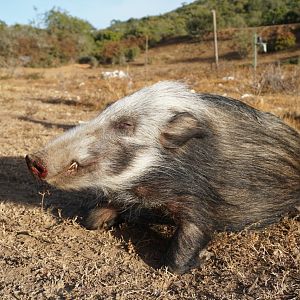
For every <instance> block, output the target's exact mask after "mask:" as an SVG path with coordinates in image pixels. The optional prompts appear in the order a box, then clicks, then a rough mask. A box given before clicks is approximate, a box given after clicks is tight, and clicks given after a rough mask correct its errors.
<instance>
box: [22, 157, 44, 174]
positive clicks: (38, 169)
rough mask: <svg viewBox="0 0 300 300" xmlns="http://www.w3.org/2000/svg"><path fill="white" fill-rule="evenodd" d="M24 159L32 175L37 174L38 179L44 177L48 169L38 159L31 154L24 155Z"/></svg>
mask: <svg viewBox="0 0 300 300" xmlns="http://www.w3.org/2000/svg"><path fill="white" fill-rule="evenodd" d="M25 160H26V164H27V167H28V169H29V171H30V172H31V173H32V174H33V175H35V176H38V177H39V178H40V179H45V178H46V176H47V173H48V171H47V168H46V167H45V166H44V164H43V162H42V161H41V160H40V159H38V158H36V157H34V156H31V155H26V157H25Z"/></svg>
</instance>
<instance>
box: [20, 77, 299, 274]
mask: <svg viewBox="0 0 300 300" xmlns="http://www.w3.org/2000/svg"><path fill="white" fill-rule="evenodd" d="M26 162H27V165H28V168H29V169H30V171H31V172H32V173H33V174H35V175H36V176H37V177H38V178H40V179H41V180H43V181H46V182H48V183H49V184H51V185H54V186H56V187H58V188H61V189H66V190H80V189H86V188H92V189H95V190H101V191H102V192H103V193H104V194H105V196H106V197H107V199H109V201H108V203H107V204H106V205H104V206H103V207H99V208H96V209H94V210H93V211H92V212H91V215H90V217H89V218H88V223H89V226H90V227H92V228H96V227H103V226H105V224H113V223H114V221H115V220H116V219H117V218H118V216H120V215H122V214H125V213H126V212H127V213H128V211H130V212H132V211H133V210H134V212H135V215H136V219H138V218H140V219H141V220H143V219H144V220H146V219H147V217H148V216H149V214H150V215H151V213H153V216H154V217H155V218H154V219H156V220H155V221H157V222H159V221H160V220H166V219H168V220H170V221H172V222H174V223H175V224H176V231H175V233H174V236H173V237H172V239H171V242H170V245H169V248H168V250H167V251H166V254H165V263H166V265H167V266H168V267H169V269H170V270H171V271H173V272H176V273H184V272H186V271H188V270H189V269H190V268H191V267H194V266H196V265H197V264H198V262H199V252H200V250H202V249H204V247H205V246H206V244H207V243H208V241H210V239H211V238H212V235H213V233H214V232H215V231H224V230H233V231H236V230H241V229H243V228H245V226H248V225H250V224H253V223H255V224H256V225H257V226H265V225H267V224H270V223H272V222H275V221H276V220H278V219H279V218H280V216H282V215H284V214H287V213H289V212H291V211H294V210H295V211H296V207H300V136H299V134H298V133H297V132H296V131H295V130H293V129H292V128H290V127H289V126H287V125H286V124H284V123H283V122H282V121H281V120H280V119H279V118H277V117H275V116H274V115H272V114H270V113H265V112H261V111H258V110H256V109H254V108H252V107H249V106H248V105H246V104H244V103H242V102H239V101H237V100H234V99H230V98H225V97H222V96H217V95H211V94H197V93H192V92H190V90H189V89H188V87H187V86H186V85H185V84H183V83H180V82H172V81H163V82H159V83H157V84H154V85H152V86H150V87H146V88H144V89H142V90H140V91H138V92H136V93H134V94H132V95H129V96H127V97H125V98H123V99H121V100H119V101H117V102H115V103H114V104H112V105H111V106H109V107H107V108H106V109H105V110H104V111H103V112H102V113H100V115H99V116H97V117H96V118H95V119H93V120H91V121H89V122H88V123H86V124H82V125H79V126H77V127H75V128H73V129H71V130H69V131H67V132H66V133H64V134H63V135H61V136H59V137H57V138H56V139H54V140H52V141H50V142H49V144H48V145H46V146H45V148H43V149H42V150H40V151H38V152H36V153H34V154H32V155H27V156H26ZM145 212H146V213H145Z"/></svg>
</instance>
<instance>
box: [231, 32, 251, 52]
mask: <svg viewBox="0 0 300 300" xmlns="http://www.w3.org/2000/svg"><path fill="white" fill-rule="evenodd" d="M232 46H233V48H234V49H236V51H237V52H238V54H239V56H240V57H241V58H245V57H247V56H249V55H250V53H251V52H252V48H253V32H252V31H250V30H240V31H237V32H236V33H235V34H234V36H233V39H232Z"/></svg>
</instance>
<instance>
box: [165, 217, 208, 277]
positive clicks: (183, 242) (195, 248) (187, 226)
mask: <svg viewBox="0 0 300 300" xmlns="http://www.w3.org/2000/svg"><path fill="white" fill-rule="evenodd" d="M208 241H209V237H208V236H207V235H206V234H205V233H204V232H203V230H202V229H201V228H199V226H197V225H196V224H194V223H190V222H184V223H182V224H180V225H179V227H178V228H177V230H176V232H175V234H174V236H173V238H172V240H171V244H170V246H169V249H168V251H167V254H166V257H165V263H166V265H167V266H168V267H169V269H170V271H171V272H174V273H177V274H183V273H185V272H187V271H188V270H189V269H191V268H193V267H196V266H198V265H199V252H200V250H202V249H203V248H204V247H205V246H206V244H207V243H208Z"/></svg>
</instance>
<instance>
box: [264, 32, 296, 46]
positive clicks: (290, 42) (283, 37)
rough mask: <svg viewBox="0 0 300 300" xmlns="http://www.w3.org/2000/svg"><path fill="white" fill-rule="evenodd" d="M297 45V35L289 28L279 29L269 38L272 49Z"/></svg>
mask: <svg viewBox="0 0 300 300" xmlns="http://www.w3.org/2000/svg"><path fill="white" fill-rule="evenodd" d="M295 45H296V37H295V35H294V34H293V32H291V31H290V30H289V29H287V28H285V29H279V30H277V31H276V33H275V34H274V35H273V36H272V37H271V39H270V40H269V45H268V49H269V50H270V51H280V50H286V49H289V48H292V47H294V46H295Z"/></svg>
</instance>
